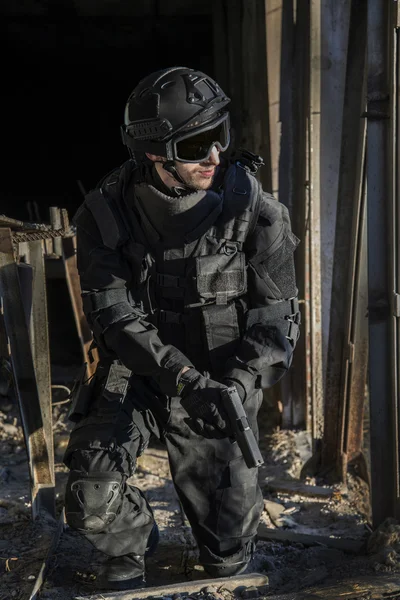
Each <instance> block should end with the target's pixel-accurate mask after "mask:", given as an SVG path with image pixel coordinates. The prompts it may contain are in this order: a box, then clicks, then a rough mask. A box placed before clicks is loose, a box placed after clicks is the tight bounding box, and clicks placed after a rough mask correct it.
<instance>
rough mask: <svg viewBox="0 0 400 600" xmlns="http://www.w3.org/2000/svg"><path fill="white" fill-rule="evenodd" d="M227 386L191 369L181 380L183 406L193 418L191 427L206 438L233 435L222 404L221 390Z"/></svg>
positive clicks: (179, 390) (180, 392)
mask: <svg viewBox="0 0 400 600" xmlns="http://www.w3.org/2000/svg"><path fill="white" fill-rule="evenodd" d="M226 387H227V386H226V385H223V384H222V383H219V382H218V381H214V380H213V379H209V378H208V377H204V375H202V374H201V373H199V371H196V369H189V370H188V371H186V372H185V373H183V375H181V376H180V378H179V383H178V393H179V395H180V396H181V398H182V400H181V404H182V406H183V408H184V409H185V410H186V412H187V413H188V415H189V417H190V418H191V423H190V424H191V426H192V428H193V429H194V430H195V431H196V433H199V434H200V435H203V436H204V437H213V438H223V437H228V436H229V435H230V433H231V430H230V426H229V420H228V416H227V415H226V413H225V411H224V409H223V406H222V402H221V390H222V389H225V388H226Z"/></svg>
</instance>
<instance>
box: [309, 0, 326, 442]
mask: <svg viewBox="0 0 400 600" xmlns="http://www.w3.org/2000/svg"><path fill="white" fill-rule="evenodd" d="M309 60H310V63H309V64H310V106H309V138H308V140H309V155H308V160H309V179H308V180H309V187H308V208H309V264H310V355H311V356H310V358H311V407H312V437H313V440H314V441H316V440H320V439H321V438H322V433H323V418H324V416H323V415H324V407H323V402H324V390H323V370H322V322H321V319H322V315H321V298H322V292H321V218H320V202H321V197H320V132H321V0H310V58H309Z"/></svg>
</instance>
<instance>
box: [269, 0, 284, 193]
mask: <svg viewBox="0 0 400 600" xmlns="http://www.w3.org/2000/svg"><path fill="white" fill-rule="evenodd" d="M283 4H284V0H265V29H266V38H267V69H268V105H269V131H270V140H271V172H272V187H271V192H272V193H273V194H274V196H275V197H276V198H278V194H279V191H280V190H279V189H278V184H279V155H280V148H281V115H280V102H281V51H282V50H283V45H282V21H283ZM282 200H283V202H285V203H287V201H288V200H287V198H286V199H284V198H283V199H282Z"/></svg>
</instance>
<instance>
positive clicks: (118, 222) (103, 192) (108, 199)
mask: <svg viewBox="0 0 400 600" xmlns="http://www.w3.org/2000/svg"><path fill="white" fill-rule="evenodd" d="M132 168H133V165H130V164H129V161H128V163H124V164H123V165H122V166H121V167H118V168H117V169H114V170H113V171H111V172H110V173H108V175H106V176H105V177H104V178H103V179H102V181H101V182H100V185H99V187H97V188H95V189H94V190H92V191H90V192H89V193H88V194H87V195H86V198H85V202H84V204H83V206H84V207H86V209H88V210H89V211H90V212H91V214H92V215H93V217H94V220H95V222H96V225H97V227H98V229H99V231H100V234H101V238H102V242H103V244H104V245H105V246H107V248H111V249H112V250H115V248H117V247H118V246H120V245H121V244H123V243H125V242H126V241H127V240H128V239H129V233H128V230H127V228H126V226H125V222H124V220H123V218H122V215H121V211H120V208H119V203H120V201H121V194H122V193H123V186H124V183H125V181H126V177H127V175H129V172H131V170H132ZM78 213H79V211H78ZM78 213H77V215H76V217H75V222H76V223H77V224H78V225H79V220H80V218H81V215H80V214H78Z"/></svg>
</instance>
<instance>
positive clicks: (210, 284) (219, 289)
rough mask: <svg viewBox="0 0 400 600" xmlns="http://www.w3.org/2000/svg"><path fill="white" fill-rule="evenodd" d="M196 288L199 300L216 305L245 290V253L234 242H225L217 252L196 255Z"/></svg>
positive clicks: (231, 298)
mask: <svg viewBox="0 0 400 600" xmlns="http://www.w3.org/2000/svg"><path fill="white" fill-rule="evenodd" d="M196 289H197V293H198V295H199V298H200V300H203V301H205V302H210V301H212V300H215V304H217V305H226V304H227V303H228V301H229V300H233V299H234V298H237V297H238V296H240V295H242V294H244V293H245V292H246V289H247V281H246V262H245V255H244V253H243V252H239V251H238V248H237V245H236V244H234V243H232V242H226V243H225V245H224V246H223V248H222V252H220V253H219V254H214V255H211V256H210V255H207V256H197V257H196Z"/></svg>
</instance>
